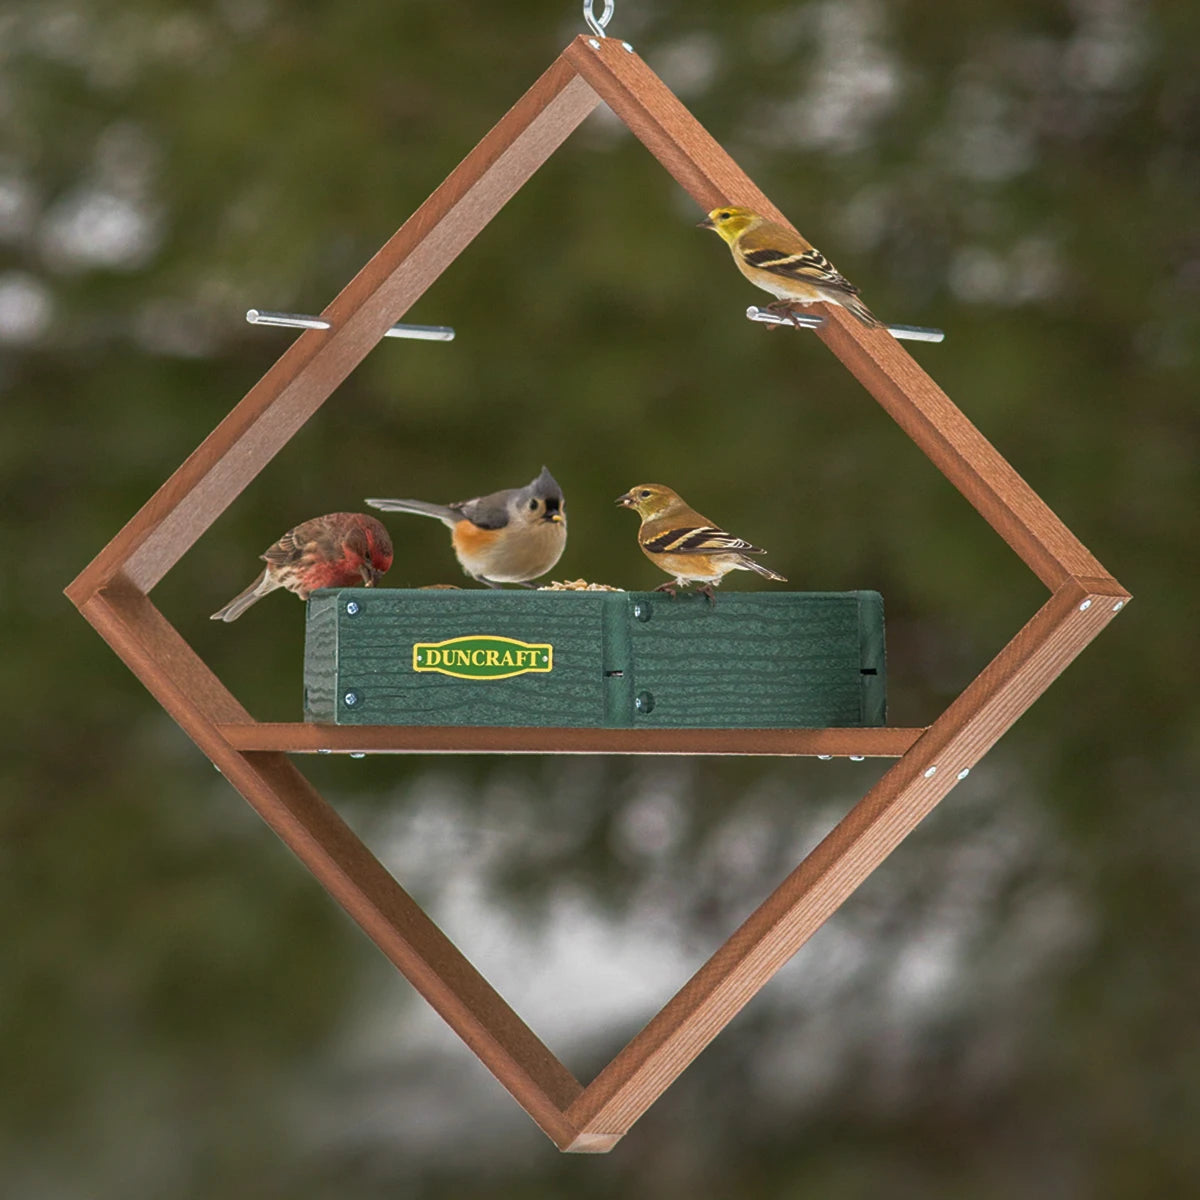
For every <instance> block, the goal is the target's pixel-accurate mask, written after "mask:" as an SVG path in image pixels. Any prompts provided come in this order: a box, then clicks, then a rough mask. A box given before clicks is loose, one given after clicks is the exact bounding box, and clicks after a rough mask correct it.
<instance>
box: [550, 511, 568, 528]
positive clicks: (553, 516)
mask: <svg viewBox="0 0 1200 1200" xmlns="http://www.w3.org/2000/svg"><path fill="white" fill-rule="evenodd" d="M546 520H547V521H553V522H554V523H555V524H556V525H558V524H561V523H562V522H563V521H564V520H566V518H565V517H564V516H563V515H562V513H560V512H557V511H555V512H552V513H547V514H546Z"/></svg>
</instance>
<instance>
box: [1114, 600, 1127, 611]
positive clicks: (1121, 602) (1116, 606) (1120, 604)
mask: <svg viewBox="0 0 1200 1200" xmlns="http://www.w3.org/2000/svg"><path fill="white" fill-rule="evenodd" d="M1124 607H1125V601H1124V600H1118V601H1117V602H1116V604H1114V605H1113V612H1120V611H1121V609H1123V608H1124Z"/></svg>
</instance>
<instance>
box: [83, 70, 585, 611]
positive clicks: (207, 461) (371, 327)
mask: <svg viewBox="0 0 1200 1200" xmlns="http://www.w3.org/2000/svg"><path fill="white" fill-rule="evenodd" d="M598 102H599V101H598V97H597V96H596V94H595V93H594V92H593V91H592V89H591V88H590V87H588V85H587V84H586V83H584V82H583V81H582V80H580V79H579V78H578V77H577V76H576V74H575V72H574V70H573V68H572V67H571V66H570V65H569V64H568V63H566V62H565V61H564V60H562V59H559V60H557V61H556V62H555V63H554V64H553V65H552V66H551V67H550V68H549V70H547V71H546V72H545V74H544V75H542V77H541V78H540V79H539V80H538V81H537V82H536V83H535V84H534V85H533V87H532V88H530V89H529V91H528V92H526V93H525V95H524V96H522V97H521V99H520V100H519V101H517V103H516V104H515V105H514V106H513V108H512V109H510V110H509V112H508V113H507V114H506V115H505V116H504V117H503V118H502V119H501V120H500V122H499V123H498V124H497V125H496V126H495V127H494V128H493V129H492V130H491V132H490V133H488V135H487V136H486V137H485V138H484V139H483V140H482V141H481V142H480V143H479V145H477V146H476V147H475V149H474V150H472V151H471V153H470V154H468V155H467V157H466V158H465V159H463V161H462V162H461V163H460V164H459V165H458V167H456V168H455V170H454V171H453V172H451V174H450V175H449V177H448V178H447V179H446V181H445V182H444V183H443V184H442V185H441V187H439V188H438V189H437V191H435V192H434V193H433V195H431V196H430V197H429V199H428V200H426V201H425V203H424V204H422V205H421V207H420V208H419V209H417V211H416V212H415V213H414V214H413V215H412V216H411V217H410V218H409V219H408V220H407V221H406V222H405V223H404V225H403V226H402V227H401V228H400V229H399V231H398V232H397V233H396V234H394V235H393V237H392V238H391V239H390V240H389V241H388V242H387V243H386V244H385V245H384V246H383V248H382V249H381V250H380V251H379V252H378V254H376V255H375V257H374V258H372V259H371V261H370V262H368V263H367V265H366V266H365V267H363V269H362V270H361V271H360V272H359V273H358V274H357V275H356V276H355V277H354V278H353V279H352V280H351V281H350V283H348V284H347V285H346V287H345V288H344V289H343V291H342V292H341V293H340V295H338V296H337V298H336V299H335V300H334V301H333V302H332V303H331V304H330V305H329V306H328V307H327V308H326V309H325V311H324V313H322V316H323V317H324V318H325V319H326V320H328V321H330V322H331V324H332V328H331V329H329V330H309V331H308V332H305V333H303V334H301V335H300V337H298V338H297V339H296V341H295V342H294V343H293V344H292V346H291V347H290V348H289V349H288V350H287V351H286V352H285V353H284V354H283V356H282V357H281V358H280V359H279V360H278V361H277V362H276V363H275V365H274V366H273V367H271V369H270V370H269V371H268V372H267V373H266V374H265V375H264V376H263V377H262V379H261V380H259V382H258V383H257V384H255V385H254V387H253V388H251V389H250V391H249V392H248V393H247V394H246V396H245V398H244V399H243V400H242V401H241V403H240V404H238V405H237V407H236V408H234V409H233V411H232V412H231V413H230V414H229V415H228V416H227V417H226V418H225V419H224V420H223V421H222V422H221V424H220V425H218V426H217V428H216V429H215V430H213V432H212V433H211V434H210V435H209V436H208V437H207V438H206V439H205V440H204V441H203V442H202V443H201V445H200V446H199V447H198V448H197V449H196V450H195V451H194V452H193V453H192V454H191V456H190V457H189V458H188V459H187V460H186V461H185V462H184V463H183V465H182V466H181V467H180V468H179V469H178V470H177V471H176V472H175V473H174V475H172V476H171V477H170V478H169V479H168V480H167V481H166V483H164V484H163V485H162V487H160V488H159V490H158V491H157V492H155V494H154V495H153V496H152V497H151V498H150V499H149V500H148V501H147V502H146V504H145V505H144V506H143V507H142V508H141V510H140V511H139V512H137V513H136V514H135V515H134V516H133V517H132V518H131V519H130V521H129V522H128V523H127V524H126V525H125V527H124V528H123V529H122V530H121V531H120V533H118V534H117V535H116V537H115V538H113V540H112V541H111V542H110V543H109V544H108V546H106V547H105V548H104V550H102V551H101V552H100V554H99V555H98V556H97V557H96V558H95V559H94V560H93V561H92V562H91V563H90V564H89V565H88V567H87V568H85V570H84V571H83V572H82V573H81V574H80V575H79V577H78V578H77V579H76V580H75V581H74V582H73V583H72V584H71V585H70V587H69V588H68V589H67V594H68V595H69V596H70V597H71V598H72V599H73V600H74V601H75V603H76V604H77V605H78V604H82V603H83V602H84V600H85V599H86V598H87V596H88V595H90V594H91V593H92V592H94V591H96V590H97V589H98V588H100V587H103V586H104V585H105V584H106V583H107V582H108V581H109V579H111V578H112V577H113V576H114V575H115V574H116V573H117V572H119V571H120V572H123V573H124V574H125V575H126V576H127V577H128V578H129V579H130V580H131V581H132V582H133V584H134V585H135V586H137V587H139V588H141V590H142V591H144V592H147V593H148V592H150V590H151V589H152V588H153V587H154V585H155V584H156V583H158V581H159V580H160V579H161V578H162V577H163V576H164V575H165V574H166V573H167V572H168V571H169V570H170V569H171V567H173V566H174V565H175V563H176V562H178V560H179V559H180V558H181V557H182V556H183V555H184V554H185V553H186V552H187V550H188V549H190V547H191V546H192V545H194V543H195V542H196V540H197V539H198V538H199V537H200V536H201V534H202V533H203V532H204V531H205V530H206V529H207V528H208V527H209V525H211V524H212V522H213V521H215V520H216V519H217V517H218V516H220V515H221V513H222V512H224V511H225V509H226V508H227V507H228V506H229V505H230V504H231V503H232V502H233V500H234V499H236V498H237V496H238V495H240V493H241V491H242V489H243V488H245V487H246V485H247V484H248V483H249V482H250V481H251V480H252V479H254V477H255V476H256V475H257V474H258V473H259V472H260V471H261V470H262V469H263V467H265V466H266V464H267V463H269V462H270V461H271V459H272V458H273V457H274V456H275V455H276V454H277V453H278V452H279V450H281V449H282V448H283V446H284V445H286V443H287V442H288V440H289V439H290V438H291V437H292V436H293V435H294V434H295V433H296V431H297V430H298V429H299V428H300V427H301V426H302V425H303V424H304V422H305V421H307V420H308V418H309V417H310V416H312V414H313V413H314V412H316V410H317V409H318V408H320V406H321V405H322V404H323V403H324V402H325V401H326V400H327V399H328V398H329V396H330V395H331V393H332V392H333V391H334V389H335V388H337V387H338V385H339V384H341V383H342V381H343V380H344V379H345V378H346V377H347V376H348V375H349V374H350V372H351V371H353V370H354V368H355V367H356V366H358V364H359V363H360V362H361V361H362V360H363V358H365V357H366V355H367V353H368V352H369V351H370V350H371V348H372V347H373V346H374V345H375V344H376V343H377V342H378V341H379V339H380V338H381V337H382V336H383V334H384V331H385V330H386V329H387V328H388V327H389V326H390V325H392V324H394V323H395V322H396V321H398V320H399V319H400V318H401V317H402V316H403V315H404V313H405V312H406V311H407V310H408V308H409V307H411V305H412V304H413V303H414V302H415V301H416V300H417V299H418V298H419V297H420V296H421V294H422V293H423V292H424V291H425V290H426V289H427V288H428V287H429V286H430V284H432V283H433V281H434V280H435V279H437V278H438V276H439V275H441V273H442V272H443V271H444V270H445V269H446V267H448V266H449V265H450V263H451V262H453V261H454V259H455V258H457V257H458V255H459V254H460V253H461V252H462V250H463V249H464V248H465V247H466V246H467V245H468V244H469V243H470V242H471V240H472V239H473V238H474V237H475V235H476V234H478V233H479V231H480V230H481V229H483V227H484V226H485V225H487V223H488V222H489V221H490V220H491V219H492V218H493V217H494V216H495V215H496V213H497V212H499V211H500V209H501V208H502V207H503V206H504V205H505V204H506V203H507V202H508V200H509V199H510V198H511V197H512V195H513V194H514V193H515V192H516V191H517V190H518V188H520V187H521V185H522V184H523V183H525V181H526V180H527V179H528V178H529V177H530V175H532V174H533V173H534V172H535V171H536V170H537V169H538V168H539V167H540V166H541V165H542V164H543V163H544V162H545V161H546V159H547V158H549V157H550V155H551V154H553V153H554V151H555V150H556V149H558V147H559V146H560V145H561V144H562V142H563V140H564V139H565V138H566V137H567V135H568V134H569V133H570V132H571V131H572V130H573V129H574V128H575V127H576V126H577V125H578V124H579V122H580V121H582V120H583V119H584V117H586V116H587V115H588V113H590V112H591V111H592V109H593V108H594V107H595V106H596V104H597V103H598Z"/></svg>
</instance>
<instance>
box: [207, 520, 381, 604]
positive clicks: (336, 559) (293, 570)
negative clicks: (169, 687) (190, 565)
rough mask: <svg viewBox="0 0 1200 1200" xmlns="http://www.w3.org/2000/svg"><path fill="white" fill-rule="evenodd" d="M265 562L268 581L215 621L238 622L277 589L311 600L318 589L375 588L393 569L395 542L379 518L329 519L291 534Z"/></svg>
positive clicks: (265, 556)
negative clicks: (310, 597) (389, 570)
mask: <svg viewBox="0 0 1200 1200" xmlns="http://www.w3.org/2000/svg"><path fill="white" fill-rule="evenodd" d="M260 557H261V558H263V559H264V560H265V561H266V564H267V569H266V570H265V571H264V572H263V573H262V577H261V578H259V579H256V580H255V581H254V582H253V583H252V584H251V585H250V586H249V587H248V588H247V589H246V590H245V591H244V592H242V593H240V594H239V595H237V596H234V598H233V599H232V600H230V602H229V603H228V604H227V605H225V607H224V608H222V609H220V610H219V611H218V612H215V613H213V615H212V619H213V620H214V621H236V620H237V619H238V617H240V616H241V615H242V613H244V612H245V611H246V609H248V608H249V607H250V605H252V604H253V603H254V602H255V601H256V600H259V599H261V598H262V597H263V596H265V595H266V594H267V593H268V592H273V591H274V590H275V589H276V588H286V589H287V590H288V591H289V592H295V593H296V595H297V596H299V597H300V599H301V600H307V599H308V593H309V592H312V591H316V589H317V588H325V587H355V586H357V585H359V584H362V586H363V587H374V586H375V585H376V584H377V583H378V582H379V579H380V577H381V576H382V575H383V573H384V572H385V571H386V570H387V569H388V567H390V566H391V565H392V539H391V538H390V537H389V536H388V531H387V530H386V529H384V527H383V525H382V524H380V522H378V521H377V520H375V518H374V517H368V516H366V515H365V514H363V513H345V512H339V513H329V514H328V515H327V516H324V517H313V519H312V520H311V521H305V522H304V523H303V524H302V525H297V526H296V528H295V529H289V530H288V532H287V533H285V534H284V535H283V537H281V538H280V539H279V541H277V542H276V543H275V545H273V546H272V547H270V549H268V550H267V552H266V553H265V554H262V555H260Z"/></svg>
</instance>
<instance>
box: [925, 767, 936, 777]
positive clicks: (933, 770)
mask: <svg viewBox="0 0 1200 1200" xmlns="http://www.w3.org/2000/svg"><path fill="white" fill-rule="evenodd" d="M936 774H937V767H930V768H929V769H928V770H927V771H926V772H925V778H926V779H932V778H933V777H934V776H935V775H936Z"/></svg>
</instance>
